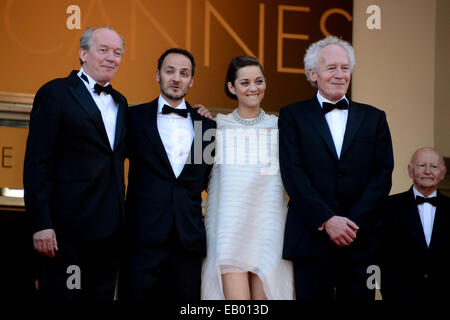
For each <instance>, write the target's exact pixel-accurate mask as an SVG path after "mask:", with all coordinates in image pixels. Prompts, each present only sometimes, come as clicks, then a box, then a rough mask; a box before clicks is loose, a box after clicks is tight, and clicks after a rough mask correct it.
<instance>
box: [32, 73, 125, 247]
mask: <svg viewBox="0 0 450 320" xmlns="http://www.w3.org/2000/svg"><path fill="white" fill-rule="evenodd" d="M113 97H114V99H115V101H116V102H117V103H118V106H119V109H118V113H117V124H116V135H115V145H114V149H113V150H112V149H111V146H110V143H109V140H108V137H107V134H106V130H105V127H104V124H103V120H102V116H101V113H100V110H99V109H98V107H97V105H96V104H95V102H94V100H93V99H92V96H91V94H90V93H89V91H88V90H87V89H86V86H85V84H84V83H83V82H82V80H81V79H80V78H79V77H78V76H77V71H72V73H71V74H70V75H69V76H68V77H67V78H62V79H55V80H52V81H50V82H48V83H47V84H45V85H44V86H42V87H41V88H40V89H39V91H38V92H37V93H36V96H35V98H34V102H33V109H32V111H31V116H30V125H29V134H28V140H27V146H26V153H25V163H24V173H23V175H24V189H25V207H26V211H27V213H28V214H30V217H31V228H32V231H33V232H36V231H39V230H43V229H47V228H53V229H55V232H56V236H57V239H58V238H67V239H90V238H104V237H108V236H110V235H111V234H112V233H113V232H114V231H116V230H117V227H118V224H119V221H120V220H121V218H120V217H121V216H122V215H123V213H124V194H125V192H124V190H125V187H124V186H125V185H124V174H123V172H124V171H123V162H124V158H125V110H126V108H127V101H126V99H125V97H124V96H122V95H121V94H120V93H119V92H117V91H115V90H114V93H113Z"/></svg>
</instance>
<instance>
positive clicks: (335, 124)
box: [317, 91, 349, 159]
mask: <svg viewBox="0 0 450 320" xmlns="http://www.w3.org/2000/svg"><path fill="white" fill-rule="evenodd" d="M342 99H345V100H346V101H347V104H348V103H349V102H348V99H347V98H346V97H345V95H344V96H343V97H342V98H341V99H339V100H338V101H336V103H337V102H339V101H340V100H342ZM317 100H319V104H320V107H322V104H323V103H324V102H329V103H331V104H335V103H333V102H331V101H330V100H327V99H325V98H324V97H322V96H321V95H320V93H319V91H317ZM347 118H348V110H339V109H334V110H332V111H330V112H328V113H327V114H326V115H325V119H326V120H327V123H328V127H329V128H330V131H331V136H332V137H333V142H334V147H335V149H336V153H337V156H338V159H340V157H341V150H342V144H343V143H344V134H345V128H346V126H347Z"/></svg>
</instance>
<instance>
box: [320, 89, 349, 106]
mask: <svg viewBox="0 0 450 320" xmlns="http://www.w3.org/2000/svg"><path fill="white" fill-rule="evenodd" d="M316 97H317V100H319V104H320V107H322V104H323V103H324V102H328V103H331V104H336V103H338V102H339V101H341V100H342V99H345V101H347V104H349V101H348V99H347V97H346V96H345V95H344V96H343V97H342V98H340V99H339V100H338V101H336V102H331V101H330V100H328V99H325V98H324V97H322V95H321V94H320V92H319V90H317V95H316Z"/></svg>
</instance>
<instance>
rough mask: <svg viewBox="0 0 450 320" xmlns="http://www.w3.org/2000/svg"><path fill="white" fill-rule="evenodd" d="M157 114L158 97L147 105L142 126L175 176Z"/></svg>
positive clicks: (171, 173)
mask: <svg viewBox="0 0 450 320" xmlns="http://www.w3.org/2000/svg"><path fill="white" fill-rule="evenodd" d="M157 114H158V98H156V99H155V100H153V101H152V102H150V103H149V104H148V105H147V117H145V118H144V119H141V121H143V122H144V123H143V126H142V127H143V128H145V129H144V130H145V133H146V135H147V137H148V138H149V139H150V141H151V142H152V144H153V146H154V147H155V148H156V152H157V154H158V155H160V156H161V159H162V160H163V162H164V163H165V165H166V167H167V170H169V172H170V175H171V177H173V178H175V174H174V173H173V169H172V166H171V165H170V161H169V157H168V156H167V152H166V149H165V148H164V144H163V142H162V140H161V136H160V135H159V131H158V123H157ZM147 121H148V122H147Z"/></svg>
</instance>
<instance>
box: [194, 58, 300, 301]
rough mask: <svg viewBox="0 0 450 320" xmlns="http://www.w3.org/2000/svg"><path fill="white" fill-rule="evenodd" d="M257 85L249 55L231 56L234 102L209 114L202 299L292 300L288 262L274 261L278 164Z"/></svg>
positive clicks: (278, 241)
mask: <svg viewBox="0 0 450 320" xmlns="http://www.w3.org/2000/svg"><path fill="white" fill-rule="evenodd" d="M265 90H266V79H265V77H264V72H263V69H262V67H261V65H260V63H259V62H258V60H257V59H256V58H254V57H250V56H238V57H235V58H234V59H233V60H232V61H231V63H230V66H229V68H228V72H227V77H226V80H225V92H226V94H227V95H228V96H229V97H230V98H232V99H235V100H237V101H238V107H237V109H235V110H234V111H233V112H232V113H230V114H228V115H222V114H219V115H217V119H216V120H217V135H216V156H215V160H214V161H215V162H214V166H213V169H212V172H211V177H210V182H209V186H208V199H207V206H206V218H205V225H206V235H207V257H206V259H205V261H204V263H203V268H202V285H201V296H202V299H227V300H235V299H238V300H250V299H253V300H263V299H283V300H290V299H293V291H294V287H293V271H292V264H291V262H290V261H287V260H283V259H282V248H283V235H284V225H285V221H286V212H287V207H286V197H285V193H284V189H283V184H282V181H281V177H280V172H279V164H278V125H277V122H278V118H277V117H276V116H273V115H267V114H266V113H265V112H264V110H262V109H261V107H260V104H261V101H262V100H263V98H264V92H265Z"/></svg>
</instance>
